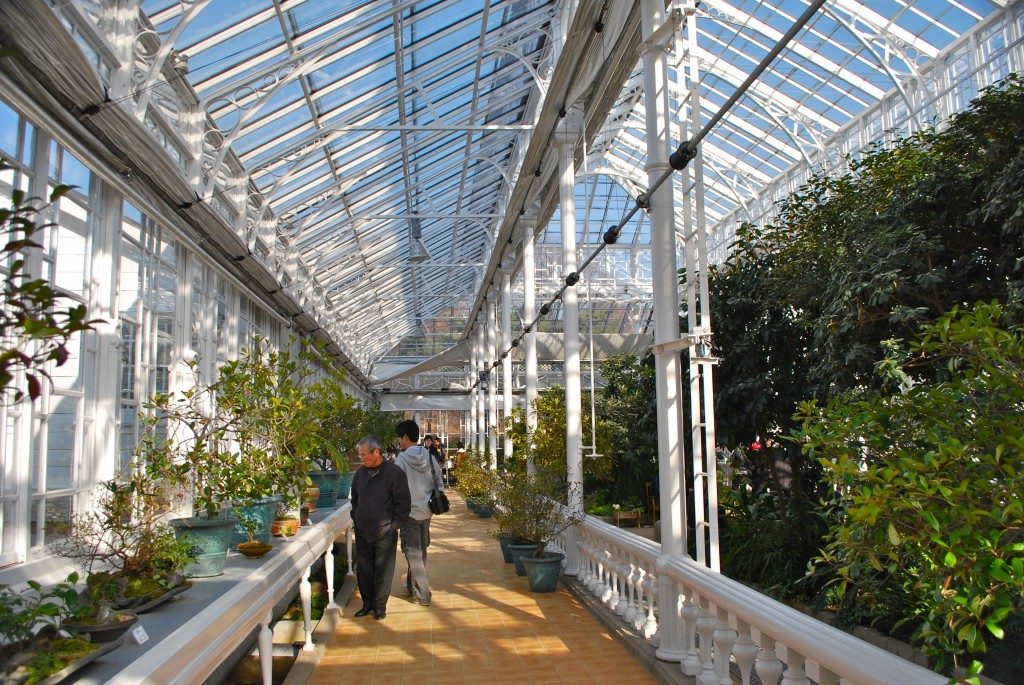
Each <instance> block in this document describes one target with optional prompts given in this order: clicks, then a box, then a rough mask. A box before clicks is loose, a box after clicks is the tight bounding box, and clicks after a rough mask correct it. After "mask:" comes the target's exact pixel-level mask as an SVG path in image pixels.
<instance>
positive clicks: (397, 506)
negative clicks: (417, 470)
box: [351, 435, 412, 621]
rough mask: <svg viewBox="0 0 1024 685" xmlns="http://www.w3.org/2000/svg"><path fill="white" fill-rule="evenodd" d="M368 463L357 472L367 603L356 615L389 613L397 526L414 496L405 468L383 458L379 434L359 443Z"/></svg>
mask: <svg viewBox="0 0 1024 685" xmlns="http://www.w3.org/2000/svg"><path fill="white" fill-rule="evenodd" d="M356 449H357V450H358V451H359V458H360V459H361V460H362V462H363V468H361V469H359V470H358V471H356V474H355V476H353V478H352V496H351V501H352V524H353V526H354V528H355V537H356V582H357V583H358V585H359V594H360V595H361V596H362V598H363V607H362V608H361V609H360V610H359V611H357V612H356V613H355V615H356V616H366V615H367V614H369V613H371V612H372V613H373V617H374V618H375V619H377V620H378V621H379V620H381V619H382V618H384V617H385V616H386V615H387V605H388V595H390V594H391V578H392V576H393V575H394V573H395V552H396V548H397V546H398V531H399V530H400V529H401V527H402V524H404V523H405V521H406V519H408V518H409V511H410V509H411V507H412V502H411V499H410V497H409V482H408V480H407V479H406V477H405V473H404V472H403V471H402V469H400V468H398V467H397V466H395V465H394V464H393V463H392V462H390V461H387V460H385V459H384V456H383V453H382V451H381V444H380V439H379V438H377V436H375V435H367V436H366V437H365V438H363V439H362V440H360V441H359V442H358V443H357V444H356Z"/></svg>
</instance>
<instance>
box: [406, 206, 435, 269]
mask: <svg viewBox="0 0 1024 685" xmlns="http://www.w3.org/2000/svg"><path fill="white" fill-rule="evenodd" d="M422 237H423V228H422V225H421V223H420V219H419V217H413V218H412V219H409V261H410V262H423V261H426V260H428V259H430V253H429V252H427V246H426V245H424V244H423V240H421V238H422Z"/></svg>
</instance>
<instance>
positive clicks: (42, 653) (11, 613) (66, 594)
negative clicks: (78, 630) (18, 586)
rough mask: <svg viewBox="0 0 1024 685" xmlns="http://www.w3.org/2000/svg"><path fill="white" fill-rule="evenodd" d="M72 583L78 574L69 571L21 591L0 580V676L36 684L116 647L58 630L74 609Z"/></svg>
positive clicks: (71, 616)
mask: <svg viewBox="0 0 1024 685" xmlns="http://www.w3.org/2000/svg"><path fill="white" fill-rule="evenodd" d="M77 582H78V574H77V573H72V574H71V575H69V576H68V577H67V579H66V580H65V581H63V582H60V583H57V584H55V585H53V586H51V587H48V588H44V587H43V586H42V584H40V583H38V582H36V581H34V580H30V581H28V587H27V588H26V589H24V590H21V591H15V590H13V589H12V588H10V587H8V586H6V585H0V680H2V681H3V682H5V683H7V682H12V683H38V682H41V681H43V680H45V679H47V678H50V677H52V676H54V675H55V674H63V675H66V674H69V673H71V672H72V671H74V670H77V669H78V668H80V667H81V666H83V665H85V664H86V663H88V662H89V661H91V660H93V659H95V658H97V657H99V656H101V655H102V654H104V653H106V652H109V651H111V650H112V649H114V648H115V647H117V644H111V645H99V644H96V643H94V642H91V641H89V640H87V639H85V638H82V637H78V636H77V635H76V636H71V637H67V636H65V635H62V634H61V632H60V631H61V629H62V627H63V626H64V624H65V623H66V622H67V621H68V620H70V619H72V618H74V617H75V614H76V612H77V611H78V610H79V600H78V592H77V591H76V589H75V583H77Z"/></svg>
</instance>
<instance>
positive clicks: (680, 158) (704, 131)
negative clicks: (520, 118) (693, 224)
mask: <svg viewBox="0 0 1024 685" xmlns="http://www.w3.org/2000/svg"><path fill="white" fill-rule="evenodd" d="M824 4H825V0H813V2H811V4H810V6H809V7H808V8H807V9H806V10H804V13H803V14H801V15H800V16H799V17H798V18H797V20H796V21H795V22H794V23H793V25H792V26H790V27H789V30H788V31H786V33H785V34H783V36H782V37H781V38H779V40H778V41H777V42H776V43H775V45H774V47H772V49H771V50H770V51H769V52H768V54H767V55H765V56H764V58H763V59H762V60H761V61H760V62H759V63H758V65H757V66H756V67H754V70H753V71H751V72H750V75H749V76H748V77H747V79H746V80H745V81H744V82H743V83H742V84H740V85H739V87H737V88H736V90H735V92H733V94H732V96H731V97H730V98H729V99H728V101H726V102H725V104H723V105H722V106H721V107H720V108H719V109H718V111H717V112H715V114H714V116H712V117H711V119H710V120H709V121H708V123H707V124H705V125H704V126H703V127H702V128H701V130H700V131H698V132H697V134H696V135H694V137H693V138H691V139H690V140H687V141H685V142H683V143H682V144H680V145H679V147H678V148H677V149H676V151H675V152H673V153H672V155H671V156H670V158H669V165H670V167H671V168H670V169H668V170H666V171H664V172H662V174H661V176H659V177H658V178H657V179H655V181H654V183H652V184H651V186H650V188H648V189H647V190H645V191H644V192H643V193H641V194H640V196H639V197H637V198H636V202H635V204H634V205H633V206H632V207H630V208H629V209H628V210H626V212H625V214H624V215H623V216H622V218H621V219H619V221H618V223H616V224H615V225H614V226H612V227H610V228H609V229H608V230H607V231H605V233H604V242H603V243H602V244H601V245H598V247H597V249H596V250H594V252H593V253H592V254H591V255H590V256H589V257H587V259H586V260H585V261H584V262H583V263H582V264H580V265H579V266H577V268H576V271H574V272H572V273H570V274H567V275H566V276H565V283H564V285H562V287H561V288H559V289H558V290H557V291H555V293H554V294H553V295H552V296H551V299H550V300H548V301H547V303H545V304H544V305H542V306H541V308H540V311H539V312H538V313H537V316H536V317H535V318H534V319H533V321H531V322H530V325H529V326H527V327H526V328H525V329H524V330H523V331H522V332H521V333H520V334H519V335H518V336H516V338H515V339H514V340H513V341H512V347H515V346H516V345H518V344H519V342H520V341H521V340H522V339H523V337H525V336H526V334H527V333H529V332H530V331H531V330H532V329H533V327H534V326H536V325H537V323H538V322H539V321H540V320H541V319H542V318H543V317H545V316H547V315H548V313H550V311H551V306H552V305H553V304H554V303H555V302H557V301H558V300H560V299H561V298H562V294H563V293H564V292H565V291H566V289H567V288H570V287H572V286H574V285H576V284H577V283H578V282H579V280H580V272H582V271H583V270H584V269H586V268H587V267H588V266H590V264H591V262H593V261H594V260H595V259H597V256H598V255H600V254H601V252H603V251H604V248H606V247H608V246H609V245H612V244H614V243H615V242H616V241H617V240H618V239H619V234H620V233H622V229H623V227H624V226H625V225H626V224H627V223H628V222H629V220H630V219H632V218H633V215H634V214H636V213H637V212H638V211H639V210H641V209H644V210H647V209H650V206H651V203H650V198H651V196H653V195H654V193H655V192H657V190H658V189H659V188H660V187H661V186H662V185H663V184H664V183H665V181H666V180H668V179H669V178H670V177H671V176H672V174H673V173H674V172H676V171H682V170H683V169H685V168H686V166H687V165H688V164H689V163H690V162H691V161H692V160H693V158H694V157H695V156H696V153H697V146H698V145H699V144H700V142H701V141H702V140H704V138H706V137H707V135H708V134H709V133H710V132H711V130H712V129H713V128H714V127H715V126H717V125H718V122H719V121H721V119H722V117H724V116H725V115H726V114H728V112H729V110H730V109H732V107H733V106H734V105H735V104H736V103H737V102H738V101H739V99H740V98H741V97H742V96H743V94H744V93H746V91H747V90H748V89H749V88H750V86H751V85H752V84H753V83H754V81H756V80H757V79H758V78H759V77H760V76H761V74H762V73H764V71H765V69H767V68H768V65H770V64H771V63H772V62H773V61H774V60H775V58H776V57H778V56H779V53H781V52H782V50H783V49H785V47H786V46H787V45H788V44H789V42H790V41H791V40H792V39H793V37H794V36H795V35H796V34H797V33H799V32H800V30H801V29H802V28H803V27H804V26H805V25H806V24H807V22H809V21H810V20H811V17H813V16H814V15H815V14H816V13H817V11H818V10H819V9H821V6H822V5H824ZM564 112H565V110H564V108H563V109H562V110H561V112H560V114H563V115H564ZM585 128H586V127H585V126H584V136H585V135H586V130H585ZM585 159H586V157H584V160H585ZM539 173H540V170H539V169H538V170H537V172H536V174H535V175H539ZM510 350H511V348H509V351H510ZM498 357H499V359H500V357H501V355H500V354H499V355H498ZM497 364H498V362H497V361H494V362H492V363H491V365H490V368H492V369H493V368H495V367H496V366H497ZM478 384H479V381H478V382H477V383H474V384H473V385H472V386H470V388H469V390H473V389H474V388H476V386H477V385H478Z"/></svg>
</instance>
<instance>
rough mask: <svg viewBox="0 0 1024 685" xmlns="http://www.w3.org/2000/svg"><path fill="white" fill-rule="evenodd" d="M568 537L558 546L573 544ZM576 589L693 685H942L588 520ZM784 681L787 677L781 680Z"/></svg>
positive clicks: (579, 534) (580, 541) (580, 533)
mask: <svg viewBox="0 0 1024 685" xmlns="http://www.w3.org/2000/svg"><path fill="white" fill-rule="evenodd" d="M570 536H571V534H570V535H569V536H564V537H563V538H562V540H561V542H562V543H563V544H568V542H569V540H570V539H571V537H570ZM575 542H576V545H577V546H578V548H579V551H580V558H581V568H580V571H579V574H578V580H579V581H580V582H581V583H582V584H583V585H584V586H585V587H586V588H588V589H589V590H590V591H591V592H592V593H593V594H594V596H596V597H598V598H599V599H600V600H601V601H602V602H603V603H604V604H605V605H607V606H608V607H609V608H610V609H613V610H614V611H615V613H616V614H618V615H619V616H621V617H622V620H623V622H624V623H625V624H626V625H627V626H629V627H631V628H632V629H633V630H635V631H637V632H638V633H639V634H641V635H643V636H644V637H645V638H648V639H650V640H652V642H654V643H655V644H658V643H659V641H660V644H661V645H665V644H666V642H671V643H673V644H681V645H682V650H681V652H682V653H683V656H682V659H681V664H680V667H681V669H682V672H683V673H684V674H685V675H690V676H696V680H697V683H698V685H712V684H713V685H719V684H720V683H730V682H732V680H731V676H730V675H729V666H730V660H732V661H734V662H735V664H736V666H738V667H739V670H740V677H741V682H742V683H743V685H749V684H750V682H751V675H752V673H753V672H756V673H757V676H758V677H759V678H760V680H761V682H762V683H764V685H778V684H779V679H780V678H783V679H782V683H784V684H785V685H811V683H812V682H814V683H818V684H819V685H836V684H838V683H842V685H941V684H942V683H946V682H948V679H947V678H945V677H943V676H941V675H939V674H937V673H934V672H932V671H929V670H928V669H926V668H923V667H921V666H918V665H917V664H914V663H912V662H910V661H907V660H905V659H902V658H900V657H898V656H896V655H894V654H891V653H889V652H887V651H885V650H883V649H881V648H879V647H876V646H874V645H872V644H869V643H867V642H864V641H863V640H860V639H858V638H856V637H854V636H853V635H850V634H849V633H845V632H843V631H841V630H839V629H837V628H833V627H832V626H829V625H828V624H825V623H822V622H821V621H818V620H816V619H814V618H811V617H810V616H807V615H806V614H804V613H802V612H800V611H797V610H796V609H792V608H790V607H788V606H786V605H785V604H782V603H780V602H777V601H775V600H773V599H771V598H769V597H767V596H765V595H762V594H761V593H759V592H757V591H755V590H752V589H750V588H748V587H747V586H745V585H743V584H741V583H738V582H736V581H734V580H732V579H731V578H728V577H726V576H723V575H722V574H720V573H716V572H714V571H712V570H711V569H709V568H706V567H704V566H702V565H700V564H698V563H697V562H695V561H694V560H692V559H690V558H687V557H682V556H672V557H665V558H661V545H659V544H657V543H654V542H651V541H649V540H646V539H644V538H641V537H640V536H638V535H635V534H633V533H629V532H626V531H624V530H621V529H619V528H616V527H614V526H612V525H609V524H607V523H604V522H603V521H600V520H598V519H595V518H594V517H592V516H588V517H587V518H586V520H585V521H584V522H583V523H582V524H580V525H579V526H578V527H577V530H576V531H575ZM665 585H667V587H665V588H664V589H665V591H666V594H665V595H663V596H665V597H675V598H676V602H675V603H674V604H675V606H674V607H673V608H675V609H676V611H677V612H678V613H677V616H678V618H679V620H678V621H669V622H668V625H673V624H674V625H675V626H676V629H677V630H679V631H681V635H677V636H673V637H672V639H667V638H668V636H665V635H662V634H661V632H662V631H663V630H664V624H661V625H660V624H659V623H658V619H659V607H658V600H657V597H658V593H659V586H665ZM783 676H784V677H783Z"/></svg>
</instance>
